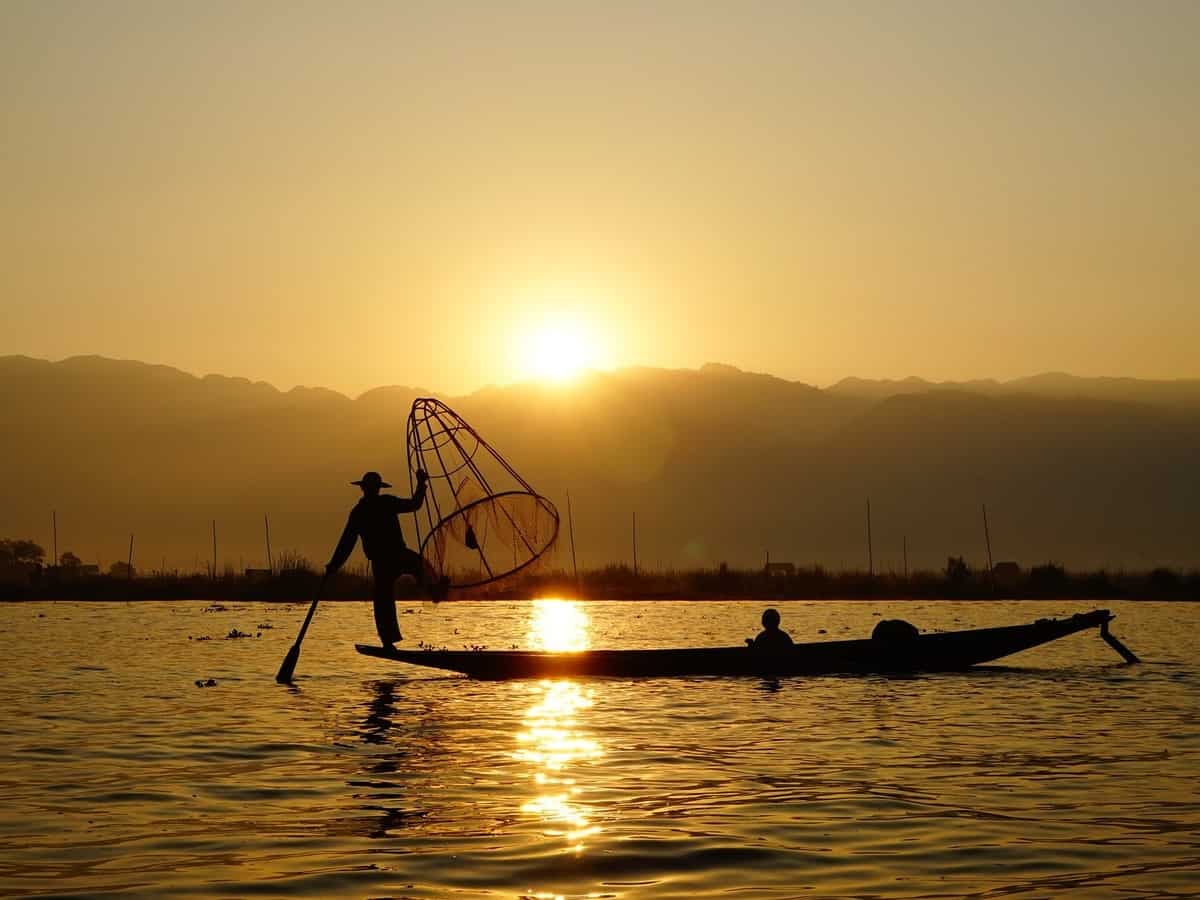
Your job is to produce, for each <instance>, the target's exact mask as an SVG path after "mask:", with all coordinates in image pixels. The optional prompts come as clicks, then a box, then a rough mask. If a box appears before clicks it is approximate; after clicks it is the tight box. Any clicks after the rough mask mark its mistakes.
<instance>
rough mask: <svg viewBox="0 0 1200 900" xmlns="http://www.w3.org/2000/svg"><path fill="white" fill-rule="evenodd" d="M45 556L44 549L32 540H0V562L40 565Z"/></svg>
mask: <svg viewBox="0 0 1200 900" xmlns="http://www.w3.org/2000/svg"><path fill="white" fill-rule="evenodd" d="M45 557H46V551H45V550H43V549H42V548H41V547H40V546H39V545H38V544H35V543H34V542H33V541H23V540H11V539H9V538H5V539H3V540H0V564H4V563H33V564H34V565H40V564H41V562H42V560H43V559H45Z"/></svg>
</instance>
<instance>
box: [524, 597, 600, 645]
mask: <svg viewBox="0 0 1200 900" xmlns="http://www.w3.org/2000/svg"><path fill="white" fill-rule="evenodd" d="M589 624H590V620H589V619H588V615H587V613H585V612H584V611H583V610H582V609H581V608H580V606H579V604H578V603H576V602H575V601H574V600H563V599H560V598H558V597H547V598H543V599H541V600H534V601H533V613H532V617H531V618H530V621H529V635H528V637H529V645H530V647H532V648H533V649H534V650H547V651H551V652H555V653H567V652H575V651H579V650H586V649H588V647H589V646H590V641H589V639H588V626H589Z"/></svg>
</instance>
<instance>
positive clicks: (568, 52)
mask: <svg viewBox="0 0 1200 900" xmlns="http://www.w3.org/2000/svg"><path fill="white" fill-rule="evenodd" d="M1197 110H1200V3H1195V2H1166V0H1160V2H1147V3H1132V2H1120V3H1107V2H1101V0H1090V2H1078V3H1066V2H997V3H992V4H987V5H985V4H983V3H963V2H910V3H901V2H877V3H843V2H836V3H817V2H796V3H787V2H770V3H768V2H739V3H707V4H706V3H699V2H683V3H670V2H652V3H644V2H642V3H608V2H606V3H588V4H584V3H563V2H515V3H488V4H483V3H480V4H462V5H458V4H450V3H442V2H431V3H401V2H396V3H389V4H375V3H371V4H366V3H362V4H357V3H294V2H266V0H264V2H259V3H249V4H247V3H234V2H214V3H191V2H187V3H185V2H171V3H159V2H145V3H119V2H115V0H113V2H102V3H101V2H96V3H65V2H50V0H34V2H21V0H6V2H5V3H3V4H2V5H0V113H2V115H3V122H4V128H3V134H4V138H3V143H2V145H0V171H2V177H3V184H4V186H5V187H4V194H5V199H4V202H3V203H2V204H0V241H2V246H3V248H4V251H3V259H4V265H3V266H2V267H0V313H2V317H3V322H4V328H3V329H0V354H6V353H25V354H29V355H33V356H42V357H48V358H55V359H57V358H61V357H63V356H68V355H73V354H79V353H100V354H104V355H108V356H118V357H128V358H137V359H144V360H148V361H152V362H164V363H168V364H171V365H176V366H179V367H181V368H184V369H187V370H189V371H194V372H197V373H205V372H221V373H225V374H234V375H244V376H248V377H251V378H256V379H257V378H261V379H265V380H268V381H271V382H273V383H275V384H277V385H279V386H281V387H284V388H286V387H290V386H292V385H293V384H297V383H304V384H320V385H326V386H329V387H333V388H337V389H340V390H344V391H347V392H351V393H353V392H357V391H360V390H362V389H365V388H367V387H371V386H375V385H379V384H393V383H400V384H408V385H419V386H424V387H429V388H433V389H437V390H442V391H448V392H462V391H468V390H472V389H474V388H476V387H478V386H481V385H483V384H486V383H491V382H507V381H511V380H514V379H515V378H520V377H525V376H526V375H528V374H530V372H532V371H536V370H537V366H536V365H534V366H530V364H529V359H528V358H527V357H528V354H529V353H530V352H537V351H531V350H529V343H528V334H529V333H530V332H534V333H540V332H541V331H543V330H544V329H546V328H547V327H548V326H547V323H548V322H550V323H551V325H552V327H553V328H557V329H559V330H560V331H562V332H567V333H573V334H575V335H576V336H577V337H578V336H579V335H583V341H582V345H581V347H580V352H581V353H584V351H586V352H585V353H584V355H585V356H586V357H587V361H588V362H591V363H592V364H595V365H600V366H612V365H625V364H647V365H659V366H671V367H694V366H698V365H700V364H702V363H704V362H706V361H722V362H729V363H733V364H735V365H739V366H742V367H744V368H748V369H753V370H758V371H769V372H772V373H774V374H778V375H781V376H784V377H788V378H796V379H803V380H807V381H811V382H814V383H818V384H827V383H830V382H832V381H836V380H837V379H839V378H841V377H843V376H846V375H860V376H874V377H895V376H905V375H910V374H916V375H921V376H926V377H931V378H938V379H943V378H965V377H981V376H993V377H1002V378H1003V377H1013V376H1018V375H1025V374H1032V373H1034V372H1038V371H1044V370H1047V369H1060V370H1067V371H1071V372H1075V373H1078V374H1085V375H1094V374H1126V375H1140V376H1153V377H1195V376H1200V354H1197V353H1196V346H1197V344H1198V339H1200V253H1198V252H1196V250H1195V249H1194V245H1195V244H1196V235H1198V234H1200V113H1198V112H1197ZM554 323H558V324H554Z"/></svg>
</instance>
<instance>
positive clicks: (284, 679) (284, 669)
mask: <svg viewBox="0 0 1200 900" xmlns="http://www.w3.org/2000/svg"><path fill="white" fill-rule="evenodd" d="M327 578H329V573H328V572H326V573H325V574H324V575H322V576H321V583H320V584H319V585H317V594H316V596H315V597H313V602H312V606H310V607H309V608H308V615H307V616H305V617H304V624H303V625H301V626H300V633H299V634H298V635H296V643H294V644H292V649H291V650H289V651H288V654H287V656H285V657H284V658H283V665H281V666H280V667H279V672H278V674H276V676H275V680H276V681H277V682H279V683H280V684H291V683H292V675H294V674H295V672H296V663H298V662H299V661H300V644H301V643H303V642H304V633H305V632H306V631H308V623H309V622H311V621H312V617H313V613H315V612H316V611H317V604H318V603H320V602H321V594H323V593H324V592H325V581H326V579H327Z"/></svg>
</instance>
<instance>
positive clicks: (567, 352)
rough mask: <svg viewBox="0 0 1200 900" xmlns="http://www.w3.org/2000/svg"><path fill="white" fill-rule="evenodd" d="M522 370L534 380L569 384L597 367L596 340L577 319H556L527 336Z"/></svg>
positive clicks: (524, 337) (522, 356) (523, 341)
mask: <svg viewBox="0 0 1200 900" xmlns="http://www.w3.org/2000/svg"><path fill="white" fill-rule="evenodd" d="M521 343H522V347H521V352H520V357H521V363H522V367H523V368H524V370H525V372H526V373H527V374H528V375H529V376H530V377H533V378H542V379H546V380H548V381H569V380H570V379H572V378H574V377H575V376H577V375H578V374H579V373H580V372H582V371H584V370H585V369H587V368H590V367H592V366H595V365H596V364H597V348H596V343H595V340H594V337H593V336H592V335H591V334H590V333H589V332H588V329H587V328H586V327H584V325H583V324H582V323H581V322H579V321H576V320H574V319H565V318H564V319H556V320H553V321H549V322H543V323H541V324H538V325H535V326H533V327H532V328H531V329H530V330H529V331H528V332H526V333H525V334H524V335H523V338H522V342H521Z"/></svg>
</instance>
